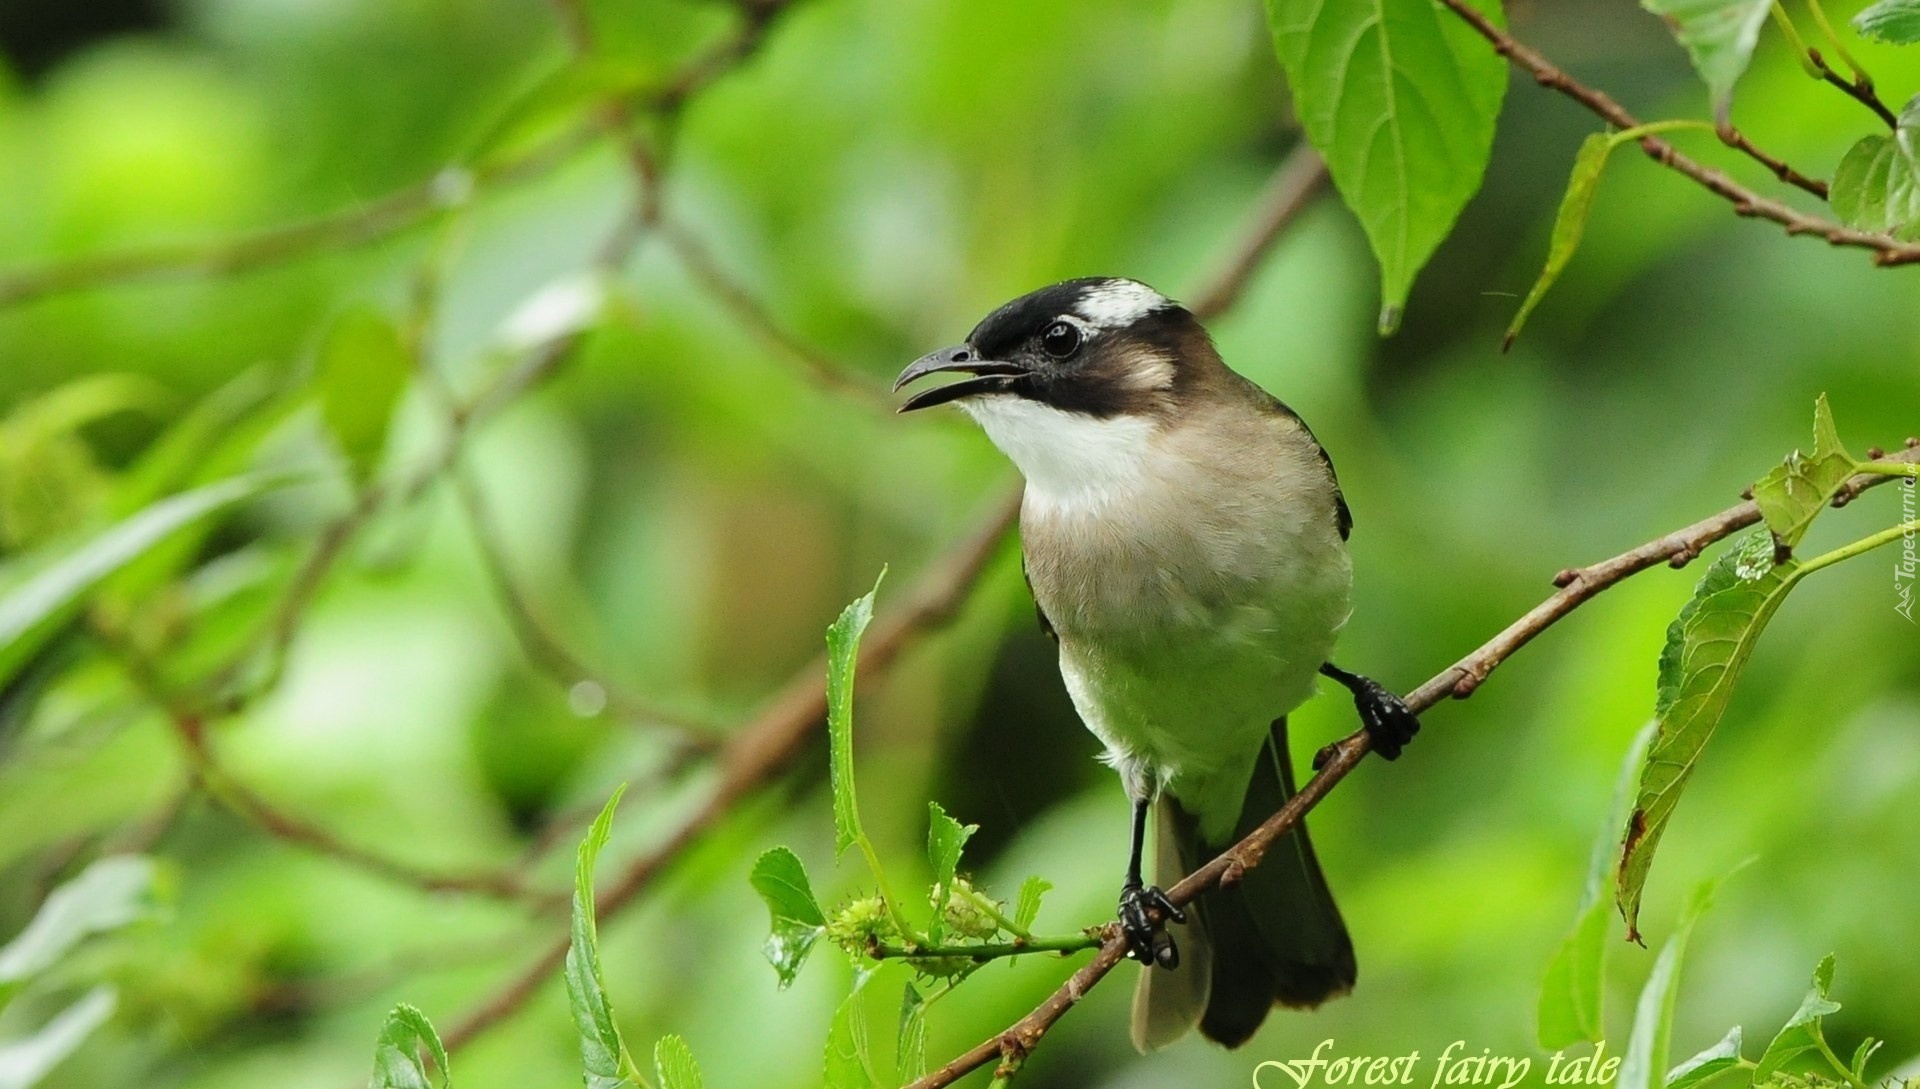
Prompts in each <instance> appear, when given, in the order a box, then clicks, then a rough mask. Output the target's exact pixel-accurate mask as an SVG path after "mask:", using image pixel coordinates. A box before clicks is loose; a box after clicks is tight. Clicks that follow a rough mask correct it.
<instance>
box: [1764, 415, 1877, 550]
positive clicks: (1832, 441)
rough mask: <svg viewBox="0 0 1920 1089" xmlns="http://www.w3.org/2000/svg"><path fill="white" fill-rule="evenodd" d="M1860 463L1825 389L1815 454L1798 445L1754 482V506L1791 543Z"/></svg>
mask: <svg viewBox="0 0 1920 1089" xmlns="http://www.w3.org/2000/svg"><path fill="white" fill-rule="evenodd" d="M1857 465H1858V462H1857V461H1855V460H1854V457H1853V455H1852V454H1849V453H1847V450H1846V447H1844V446H1841V445H1840V435H1839V433H1838V432H1837V431H1835V430H1834V426H1833V412H1832V410H1830V409H1829V408H1828V407H1827V395H1826V394H1824V393H1823V394H1821V395H1820V397H1819V398H1818V399H1817V400H1815V401H1814V402H1813V453H1812V454H1811V455H1808V454H1802V453H1801V452H1800V451H1798V450H1795V451H1794V452H1793V453H1791V454H1789V455H1787V460H1785V461H1784V462H1781V463H1780V464H1779V465H1776V466H1774V467H1773V471H1772V472H1769V473H1768V474H1767V475H1766V476H1763V477H1761V478H1760V480H1759V481H1758V482H1757V483H1755V484H1754V486H1753V502H1754V505H1755V506H1757V507H1759V508H1760V516H1761V517H1762V518H1765V519H1766V521H1767V528H1768V529H1770V530H1772V531H1773V535H1774V536H1775V537H1778V538H1779V539H1780V540H1781V541H1782V542H1783V543H1785V544H1786V545H1787V546H1788V547H1789V548H1791V547H1792V546H1794V545H1797V544H1799V543H1800V539H1801V538H1802V537H1805V536H1806V534H1807V529H1808V527H1810V526H1812V525H1813V520H1814V518H1815V517H1817V516H1818V515H1819V513H1820V512H1821V511H1823V510H1825V509H1826V507H1827V504H1828V503H1830V502H1832V501H1833V497H1834V495H1835V494H1837V493H1838V492H1839V491H1840V489H1841V487H1842V486H1844V485H1845V484H1846V482H1847V480H1848V479H1849V478H1850V477H1852V476H1853V474H1854V471H1855V468H1856V467H1857Z"/></svg>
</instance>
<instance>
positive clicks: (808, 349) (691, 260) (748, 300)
mask: <svg viewBox="0 0 1920 1089" xmlns="http://www.w3.org/2000/svg"><path fill="white" fill-rule="evenodd" d="M660 236H661V237H662V238H664V239H665V240H666V242H667V245H668V246H669V247H670V248H672V250H673V252H674V255H675V256H676V257H678V258H679V259H680V264H681V265H682V266H684V267H685V268H686V270H687V272H688V273H690V274H691V275H692V276H693V278H694V279H695V280H696V281H698V282H699V284H700V286H701V287H703V288H705V289H706V290H707V293H708V294H710V295H712V296H713V297H714V298H715V299H717V300H719V302H720V304H721V305H723V306H725V307H726V308H727V309H728V310H729V311H732V313H733V316H734V320H736V321H738V322H739V323H740V324H741V325H744V326H746V328H747V329H748V331H750V332H752V333H753V334H754V335H755V336H757V337H759V338H760V340H761V341H762V342H764V343H765V344H767V345H769V346H770V347H772V348H773V349H774V350H775V351H776V352H778V353H780V354H781V355H784V356H786V357H787V358H789V359H791V360H793V361H794V362H795V363H798V364H800V367H801V369H802V370H803V371H804V372H805V373H806V375H807V377H808V378H809V379H810V380H811V381H812V382H813V383H814V384H815V385H818V386H820V387H821V388H822V389H825V390H828V391H830V392H833V393H842V394H847V395H849V396H851V397H853V398H854V399H856V400H859V401H862V402H865V403H866V404H868V405H870V406H874V407H878V408H882V409H884V410H886V411H888V412H891V411H892V410H893V399H892V398H891V397H890V396H888V393H887V389H886V387H885V386H884V385H882V384H881V383H879V382H876V381H874V380H872V379H871V378H869V377H864V376H861V375H858V374H857V373H855V372H853V371H852V370H850V369H849V368H847V367H846V366H845V365H843V364H841V363H840V362H839V361H837V360H835V359H833V358H831V357H830V356H828V355H826V354H825V353H823V352H821V351H819V350H818V349H816V348H814V347H813V346H812V345H810V344H808V343H807V342H806V341H804V340H802V339H801V338H799V337H798V336H795V335H794V334H793V333H791V332H789V331H788V330H787V328H786V327H785V326H784V325H782V324H781V323H780V320H779V319H778V318H776V317H774V315H773V311H771V310H770V309H768V308H767V306H766V304H765V303H763V302H761V301H760V299H758V298H757V297H755V296H754V294H753V292H752V291H751V290H749V289H748V288H747V287H746V286H745V285H744V284H742V283H740V281H738V280H736V279H734V278H733V277H732V276H731V275H729V274H728V273H727V270H726V269H724V268H722V267H721V266H720V262H719V261H718V260H717V259H716V258H715V257H714V256H713V252H712V251H711V250H709V249H708V248H707V245H706V243H704V242H702V241H701V240H700V239H699V238H697V237H695V236H694V234H693V233H692V232H691V231H689V230H688V229H687V228H685V227H683V226H681V225H679V224H677V223H674V222H673V221H671V220H662V222H661V224H660Z"/></svg>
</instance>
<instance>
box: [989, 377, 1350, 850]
mask: <svg viewBox="0 0 1920 1089" xmlns="http://www.w3.org/2000/svg"><path fill="white" fill-rule="evenodd" d="M964 407H965V408H966V409H967V411H968V412H969V413H970V414H971V415H972V416H973V417H974V418H975V419H976V420H977V421H978V422H979V423H980V425H981V427H982V428H983V429H985V430H986V432H987V434H988V436H989V437H990V438H992V439H993V441H994V443H995V445H997V446H999V447H1000V448H1001V449H1002V450H1004V451H1005V452H1006V453H1007V455H1008V456H1009V457H1011V458H1012V459H1013V461H1014V463H1015V464H1016V465H1018V466H1019V468H1020V470H1021V472H1022V473H1023V474H1024V475H1025V476H1026V478H1027V496H1026V502H1025V505H1024V506H1023V509H1022V512H1021V535H1022V539H1023V545H1024V550H1025V553H1026V557H1027V568H1028V577H1029V580H1030V581H1031V583H1032V585H1033V590H1034V595H1035V597H1036V599H1037V600H1038V602H1039V604H1040V607H1041V609H1042V611H1044V612H1045V613H1046V615H1047V617H1048V619H1049V620H1050V621H1051V622H1052V624H1053V625H1054V628H1055V631H1056V632H1057V633H1058V635H1059V638H1060V664H1061V672H1062V674H1063V676H1064V677H1065V679H1066V682H1067V688H1068V692H1069V694H1070V695H1071V696H1072V697H1073V701H1074V705H1075V707H1076V709H1078V711H1079V712H1080V716H1081V718H1082V719H1083V720H1084V721H1085V722H1086V724H1087V726H1088V727H1089V728H1090V729H1092V730H1093V732H1094V733H1095V734H1097V735H1098V736H1099V737H1100V738H1101V740H1102V741H1103V742H1105V744H1106V746H1107V749H1108V759H1109V760H1110V761H1111V762H1112V763H1113V764H1114V765H1115V766H1116V767H1117V768H1118V769H1119V770H1120V771H1121V773H1122V775H1123V777H1125V778H1126V779H1127V780H1128V786H1129V789H1130V791H1131V792H1132V793H1134V794H1135V795H1136V796H1140V795H1144V794H1151V793H1152V792H1153V791H1154V790H1156V789H1158V788H1160V787H1163V786H1164V787H1169V788H1171V789H1172V790H1173V791H1174V792H1175V793H1176V794H1177V795H1178V796H1179V797H1180V798H1181V799H1182V802H1183V804H1186V805H1187V806H1188V807H1189V808H1190V809H1192V810H1195V811H1197V812H1198V813H1199V815H1200V817H1201V820H1202V824H1203V826H1211V827H1208V828H1207V829H1206V830H1207V831H1208V834H1210V835H1211V834H1213V833H1214V832H1217V831H1220V828H1219V825H1220V824H1221V822H1225V823H1226V824H1227V825H1229V826H1230V825H1231V822H1232V820H1233V819H1234V818H1235V817H1236V816H1237V814H1238V803H1239V797H1240V794H1241V793H1242V792H1243V791H1244V789H1245V773H1246V770H1247V768H1248V767H1250V766H1251V756H1252V752H1253V750H1255V749H1256V748H1257V747H1258V746H1259V744H1260V741H1261V740H1262V739H1263V738H1264V737H1265V735H1266V731H1267V727H1268V724H1269V723H1271V722H1272V721H1273V720H1274V719H1275V718H1278V717H1280V716H1281V715H1284V714H1286V713H1287V712H1288V711H1290V710H1292V709H1293V708H1294V707H1296V706H1298V705H1299V704H1300V703H1301V702H1302V701H1304V700H1305V699H1306V698H1307V697H1308V696H1309V695H1311V694H1312V691H1313V685H1314V680H1315V676H1316V674H1317V671H1318V669H1319V666H1320V664H1321V663H1322V662H1324V661H1326V660H1327V658H1328V656H1329V655H1330V654H1331V653H1332V650H1333V643H1334V639H1335V636H1336V635H1337V634H1338V632H1339V630H1340V628H1341V626H1342V625H1343V624H1344V623H1345V621H1346V618H1347V613H1348V611H1349V590H1350V585H1351V572H1350V568H1349V566H1348V562H1347V554H1346V547H1345V543H1344V542H1343V541H1342V540H1341V539H1340V536H1339V532H1338V528H1337V525H1336V524H1335V521H1334V518H1333V499H1332V487H1333V485H1332V480H1331V476H1330V474H1329V473H1328V471H1327V469H1326V467H1325V465H1324V463H1323V462H1322V461H1321V459H1320V456H1319V453H1318V449H1317V447H1316V446H1314V445H1313V443H1312V441H1311V439H1309V438H1307V437H1306V435H1305V431H1304V429H1302V428H1300V427H1299V426H1298V425H1297V423H1295V422H1294V421H1292V420H1289V419H1285V418H1282V417H1277V416H1272V415H1269V414H1258V415H1243V416H1239V417H1235V418H1233V419H1231V420H1228V421H1225V422H1224V423H1222V422H1221V421H1216V423H1221V427H1224V428H1225V430H1224V433H1225V434H1228V435H1235V436H1238V437H1241V438H1243V439H1244V440H1246V441H1244V442H1241V443H1234V444H1224V443H1222V441H1221V439H1220V435H1221V434H1222V433H1223V432H1222V430H1221V427H1194V426H1188V427H1185V428H1182V429H1178V430H1172V431H1169V430H1165V429H1162V428H1159V427H1157V426H1156V425H1155V423H1154V421H1152V420H1151V419H1149V418H1146V417H1129V416H1116V417H1111V418H1107V419H1096V418H1093V417H1090V416H1085V415H1080V414H1076V413H1070V412H1063V411H1060V410H1058V409H1054V408H1051V407H1048V406H1046V405H1041V404H1038V403H1036V402H1032V401H1027V400H1024V399H1020V398H1015V397H981V398H974V399H972V400H970V401H969V402H965V403H964ZM1269 427H1271V428H1273V429H1274V430H1271V431H1269V430H1266V429H1267V428H1269Z"/></svg>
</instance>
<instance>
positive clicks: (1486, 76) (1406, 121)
mask: <svg viewBox="0 0 1920 1089" xmlns="http://www.w3.org/2000/svg"><path fill="white" fill-rule="evenodd" d="M1473 3H1474V7H1475V8H1477V9H1478V10H1480V11H1481V12H1482V13H1483V14H1485V15H1486V16H1487V17H1488V18H1489V19H1492V20H1494V21H1495V22H1499V21H1501V11H1500V5H1499V3H1498V0H1473ZM1267 22H1268V25H1269V26H1270V27H1271V28H1272V30H1273V42H1274V50H1275V52H1277V53H1278V54H1279V56H1280V63H1281V64H1282V65H1284V66H1285V68H1286V70H1287V83H1288V85H1289V86H1290V87H1291V88H1292V89H1293V98H1294V109H1295V111H1296V112H1297V113H1298V114H1299V116H1300V122H1301V124H1302V125H1303V126H1304V127H1305V128H1306V132H1307V139H1308V140H1310V141H1312V143H1313V146H1314V147H1316V148H1318V149H1319V151H1320V154H1321V155H1322V156H1324V157H1325V158H1326V160H1327V169H1328V171H1329V172H1330V173H1331V174H1332V175H1333V184H1334V186H1335V187H1336V188H1337V189H1339V191H1340V196H1341V199H1342V200H1344V201H1346V203H1347V207H1349V208H1351V209H1353V213H1354V215H1355V216H1357V217H1359V220H1360V225H1361V227H1363V228H1364V229H1365V230H1366V233H1367V240H1368V241H1369V242H1370V243H1371V244H1372V246H1373V252H1374V255H1375V256H1376V257H1377V258H1378V259H1379V261H1380V303H1381V309H1380V330H1381V332H1383V333H1388V332H1392V331H1393V329H1394V328H1395V327H1397V326H1398V324H1399V321H1400V314H1401V311H1402V310H1403V309H1404V307H1405V305H1406V299H1407V292H1408V290H1409V289H1410V288H1411V286H1412V284H1413V278H1414V276H1415V275H1416V274H1417V273H1419V271H1420V268H1421V266H1423V265H1425V264H1426V263H1427V258H1429V257H1431V256H1432V255H1433V251H1434V248H1435V247H1437V246H1438V245H1439V244H1440V242H1441V240H1442V239H1444V238H1445V237H1446V236H1447V232H1448V231H1450V230H1451V229H1452V228H1453V223H1454V220H1455V219H1457V218H1458V217H1459V215H1460V210H1461V209H1462V208H1463V207H1465V206H1466V203H1467V201H1468V199H1469V198H1471V197H1472V196H1473V194H1474V193H1475V192H1476V191H1477V190H1478V189H1479V188H1480V179H1481V176H1482V175H1483V174H1484V173H1485V172H1486V168H1487V157H1488V155H1489V154H1490V153H1491V152H1492V150H1493V131H1494V124H1495V122H1496V121H1497V120H1498V119H1499V116H1500V101H1501V98H1502V97H1503V96H1504V95H1505V93H1506V88H1507V65H1506V62H1505V61H1504V60H1503V59H1502V58H1501V57H1500V56H1499V55H1498V54H1496V53H1495V52H1494V51H1493V50H1492V49H1491V48H1489V47H1488V46H1487V43H1486V41H1485V40H1484V39H1482V38H1481V37H1480V36H1479V35H1478V34H1476V33H1475V32H1474V30H1473V28H1472V27H1470V26H1468V25H1467V24H1466V22H1465V21H1464V20H1462V19H1460V18H1458V17H1456V16H1455V15H1454V14H1453V13H1452V12H1449V11H1446V10H1444V9H1442V8H1441V7H1440V6H1439V5H1438V4H1436V3H1434V2H1433V0H1352V2H1341V3H1327V2H1326V0H1267Z"/></svg>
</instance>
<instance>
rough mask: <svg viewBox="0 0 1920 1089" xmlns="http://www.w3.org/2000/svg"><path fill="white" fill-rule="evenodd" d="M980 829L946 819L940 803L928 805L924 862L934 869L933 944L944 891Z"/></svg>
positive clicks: (943, 905)
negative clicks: (961, 854)
mask: <svg viewBox="0 0 1920 1089" xmlns="http://www.w3.org/2000/svg"><path fill="white" fill-rule="evenodd" d="M979 830H980V826H979V825H977V824H961V823H960V822H959V821H957V820H954V819H953V818H952V817H949V816H947V811H946V810H945V809H942V808H940V803H939V802H928V803H927V863H928V865H930V866H932V867H933V923H932V925H931V926H930V927H929V928H928V931H927V934H928V937H929V939H930V940H932V941H936V942H937V941H939V940H940V934H941V931H942V929H943V918H944V916H945V914H946V906H947V890H948V889H949V888H950V887H951V886H952V885H953V874H954V871H955V870H957V869H959V868H960V852H961V851H963V850H964V849H965V848H966V845H967V840H968V839H969V838H971V837H972V835H973V834H974V833H975V832H978V831H979Z"/></svg>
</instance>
